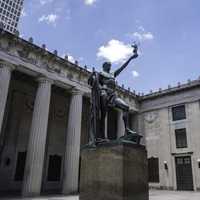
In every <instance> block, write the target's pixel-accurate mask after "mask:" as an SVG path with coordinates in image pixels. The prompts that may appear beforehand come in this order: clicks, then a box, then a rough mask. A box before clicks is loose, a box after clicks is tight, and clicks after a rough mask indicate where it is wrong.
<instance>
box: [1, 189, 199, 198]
mask: <svg viewBox="0 0 200 200" xmlns="http://www.w3.org/2000/svg"><path fill="white" fill-rule="evenodd" d="M0 199H2V200H79V198H78V196H69V197H59V196H57V197H56V196H55V197H40V198H24V199H23V198H15V199H10V198H9V199H7V198H0ZM105 200H106V199H105ZM149 200H200V192H177V191H165V190H150V198H149Z"/></svg>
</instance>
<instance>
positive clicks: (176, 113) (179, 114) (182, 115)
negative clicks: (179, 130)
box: [172, 105, 186, 121]
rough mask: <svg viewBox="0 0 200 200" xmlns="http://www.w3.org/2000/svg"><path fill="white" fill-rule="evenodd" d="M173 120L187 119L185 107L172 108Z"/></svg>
mask: <svg viewBox="0 0 200 200" xmlns="http://www.w3.org/2000/svg"><path fill="white" fill-rule="evenodd" d="M172 119H173V121H177V120H183V119H186V112H185V105H181V106H176V107H173V108H172Z"/></svg>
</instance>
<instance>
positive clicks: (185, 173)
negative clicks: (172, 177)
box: [175, 156, 193, 190]
mask: <svg viewBox="0 0 200 200" xmlns="http://www.w3.org/2000/svg"><path fill="white" fill-rule="evenodd" d="M175 162H176V180H177V190H193V176H192V164H191V157H190V156H185V157H176V158H175Z"/></svg>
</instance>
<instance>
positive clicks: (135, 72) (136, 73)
mask: <svg viewBox="0 0 200 200" xmlns="http://www.w3.org/2000/svg"><path fill="white" fill-rule="evenodd" d="M132 74H133V77H134V78H137V77H138V76H140V74H139V73H138V72H137V71H135V70H133V71H132Z"/></svg>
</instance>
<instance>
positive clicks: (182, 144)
mask: <svg viewBox="0 0 200 200" xmlns="http://www.w3.org/2000/svg"><path fill="white" fill-rule="evenodd" d="M175 136H176V148H187V135H186V129H185V128H183V129H176V130H175Z"/></svg>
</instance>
